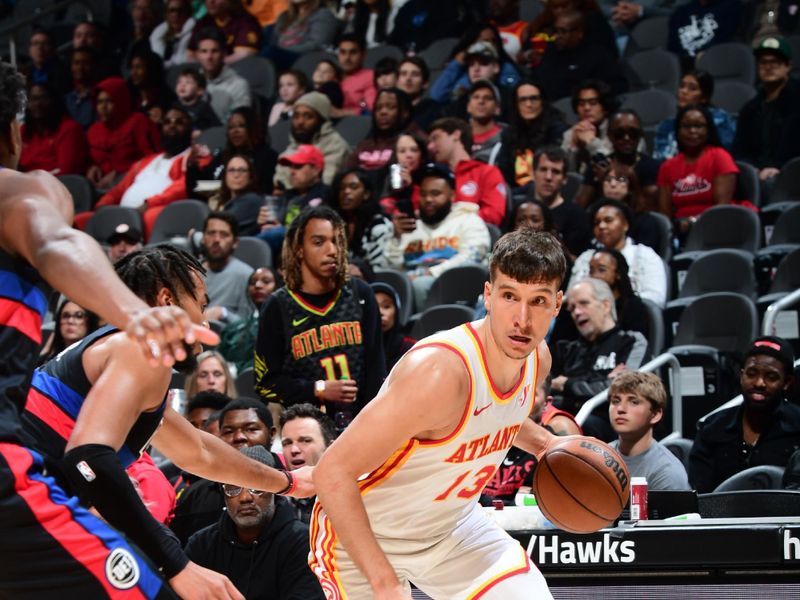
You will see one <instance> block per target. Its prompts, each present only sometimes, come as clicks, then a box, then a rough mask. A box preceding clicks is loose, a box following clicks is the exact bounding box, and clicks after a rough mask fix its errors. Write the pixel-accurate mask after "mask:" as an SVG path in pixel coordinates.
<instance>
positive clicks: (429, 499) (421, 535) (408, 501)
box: [359, 323, 538, 544]
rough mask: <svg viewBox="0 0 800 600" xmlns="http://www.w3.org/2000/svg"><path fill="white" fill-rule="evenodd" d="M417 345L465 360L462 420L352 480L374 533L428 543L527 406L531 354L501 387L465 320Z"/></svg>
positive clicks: (471, 494) (481, 477)
mask: <svg viewBox="0 0 800 600" xmlns="http://www.w3.org/2000/svg"><path fill="white" fill-rule="evenodd" d="M424 347H440V348H442V351H444V352H454V353H455V354H456V355H458V356H459V357H460V358H461V360H462V361H463V362H464V365H465V367H466V369H467V371H468V373H469V378H470V390H471V391H470V396H469V399H468V401H467V402H466V404H465V407H464V413H463V415H462V417H461V421H460V422H459V424H458V426H457V427H456V429H455V430H454V431H453V433H452V434H450V435H449V436H447V437H446V438H444V439H441V440H417V439H410V440H408V442H407V443H406V444H404V445H403V446H402V447H401V448H398V449H397V451H396V452H394V453H393V454H392V456H390V457H389V458H388V460H386V461H385V462H384V463H383V465H381V466H380V467H379V468H378V469H376V470H375V471H373V472H372V473H370V474H369V475H368V476H366V477H364V478H362V479H361V480H360V481H359V486H360V489H361V494H362V498H363V501H364V505H365V506H366V509H367V513H368V515H369V520H370V525H371V526H372V530H373V531H374V532H375V535H376V536H377V537H378V538H379V539H380V538H384V539H397V540H404V539H405V540H415V541H416V542H423V544H425V543H427V542H430V544H434V543H436V542H437V541H439V540H441V539H442V537H443V536H446V535H448V534H449V533H450V532H451V531H453V529H454V528H455V526H456V524H457V523H459V522H460V521H461V520H462V519H464V518H466V516H467V515H468V514H469V513H470V511H471V510H472V509H473V507H474V506H475V504H476V502H477V501H478V497H479V495H480V493H481V491H483V488H484V487H485V486H486V483H487V482H488V481H489V480H490V479H491V478H492V476H493V475H494V473H495V471H496V469H497V467H498V466H499V465H500V462H501V461H502V460H503V458H504V457H505V455H506V452H507V451H508V449H509V447H510V446H511V444H512V443H513V441H514V438H515V437H516V435H517V433H518V432H519V429H520V427H521V425H522V423H523V422H524V421H525V419H526V418H527V417H528V415H529V414H530V412H531V410H532V408H533V403H534V399H535V386H536V376H537V370H538V356H537V352H533V353H532V354H531V355H530V356H529V357H528V358H527V359H526V360H525V362H524V364H523V368H522V369H521V371H520V376H519V380H518V381H517V383H516V384H515V385H514V386H513V388H512V389H511V390H510V391H508V392H507V393H505V394H503V393H501V391H500V390H498V389H497V388H496V386H495V385H494V382H493V381H492V380H491V376H490V375H489V370H488V367H487V365H486V359H485V349H484V348H483V345H482V343H481V341H480V339H479V337H478V334H477V332H476V330H475V328H474V326H473V324H472V323H467V324H466V325H462V326H460V327H456V328H455V329H451V330H449V331H443V332H441V333H438V334H436V335H433V336H430V337H428V338H425V339H423V340H421V341H420V342H418V343H417V344H416V346H414V348H415V349H417V348H424ZM412 351H413V350H412ZM419 385H425V382H422V381H421V382H419ZM408 393H409V394H413V393H414V390H413V389H409V390H408Z"/></svg>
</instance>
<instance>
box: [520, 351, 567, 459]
mask: <svg viewBox="0 0 800 600" xmlns="http://www.w3.org/2000/svg"><path fill="white" fill-rule="evenodd" d="M537 351H538V354H539V370H538V373H537V374H536V385H537V386H539V385H540V384H541V383H542V382H543V381H544V380H545V378H546V377H547V375H548V374H549V373H550V366H551V365H552V364H553V358H552V356H550V349H549V348H548V347H547V343H546V342H544V341H542V342H540V343H539V346H538V347H537ZM555 439H557V438H556V436H555V435H553V434H552V433H550V432H549V431H547V429H545V428H544V427H542V426H541V425H539V424H537V423H534V422H533V419H525V421H524V422H523V424H522V427H521V428H520V430H519V433H518V434H517V438H516V439H515V440H514V445H515V446H516V447H517V448H520V449H521V450H524V451H525V452H527V453H528V454H533V455H534V456H535V457H536V458H539V457H541V455H542V454H544V451H545V450H546V449H547V445H548V444H549V443H551V442H552V441H553V440H555Z"/></svg>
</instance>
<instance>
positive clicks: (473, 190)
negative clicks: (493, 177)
mask: <svg viewBox="0 0 800 600" xmlns="http://www.w3.org/2000/svg"><path fill="white" fill-rule="evenodd" d="M459 191H460V192H461V194H462V195H463V196H474V195H475V194H477V193H478V184H477V183H475V182H474V181H467V182H465V183H463V184H461V188H459Z"/></svg>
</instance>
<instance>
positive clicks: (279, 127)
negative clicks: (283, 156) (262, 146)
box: [267, 119, 292, 154]
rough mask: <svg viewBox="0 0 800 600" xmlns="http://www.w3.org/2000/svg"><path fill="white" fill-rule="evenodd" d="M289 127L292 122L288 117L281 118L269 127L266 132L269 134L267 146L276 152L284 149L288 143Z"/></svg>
mask: <svg viewBox="0 0 800 600" xmlns="http://www.w3.org/2000/svg"><path fill="white" fill-rule="evenodd" d="M291 128H292V122H291V121H290V120H289V119H286V120H284V119H281V120H279V121H278V122H277V123H275V125H273V126H272V127H270V128H269V130H268V133H267V135H268V136H269V147H270V148H272V149H273V150H275V152H277V153H278V154H280V153H281V152H283V151H284V150H286V146H288V145H289V133H290V131H291Z"/></svg>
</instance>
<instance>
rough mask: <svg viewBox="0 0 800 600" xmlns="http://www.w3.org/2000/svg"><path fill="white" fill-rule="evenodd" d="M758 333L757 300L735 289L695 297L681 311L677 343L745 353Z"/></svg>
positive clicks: (732, 352) (678, 344)
mask: <svg viewBox="0 0 800 600" xmlns="http://www.w3.org/2000/svg"><path fill="white" fill-rule="evenodd" d="M756 335H758V317H757V313H756V307H755V304H754V303H753V301H752V300H751V299H750V298H748V297H747V296H742V295H741V294H734V293H731V292H714V293H711V294H704V295H702V296H698V297H697V298H695V299H694V300H693V301H692V302H691V304H689V306H687V307H686V309H685V310H684V311H683V313H682V314H681V318H680V321H679V323H678V330H677V332H676V333H675V340H674V345H675V346H680V345H703V346H710V347H712V348H715V349H716V350H718V351H720V352H728V353H731V354H736V355H739V356H743V355H744V353H745V352H746V351H747V349H748V348H749V346H750V343H751V341H752V340H753V339H754V338H755V337H756Z"/></svg>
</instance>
